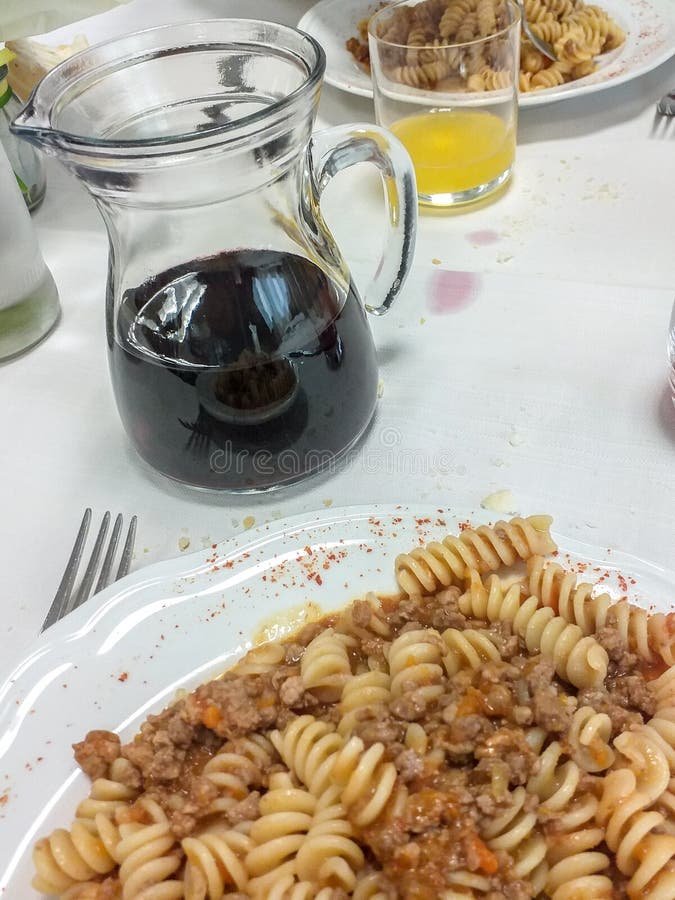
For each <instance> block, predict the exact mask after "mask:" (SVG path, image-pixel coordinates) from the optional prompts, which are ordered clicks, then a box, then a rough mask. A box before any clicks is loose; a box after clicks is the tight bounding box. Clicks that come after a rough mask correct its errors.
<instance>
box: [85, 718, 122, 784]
mask: <svg viewBox="0 0 675 900" xmlns="http://www.w3.org/2000/svg"><path fill="white" fill-rule="evenodd" d="M120 749H121V742H120V739H119V737H118V736H117V735H116V734H115V732H114V731H100V730H97V731H89V732H88V733H87V735H86V737H85V739H84V740H83V741H80V742H79V743H77V744H73V752H74V755H75V761H76V762H77V764H78V765H79V767H80V768H81V769H82V771H83V772H85V773H86V774H87V775H88V776H89V777H90V778H91V779H92V781H93V780H94V779H95V778H105V777H106V776H107V774H108V772H109V769H110V765H111V763H113V762H114V761H115V760H116V759H117V758H118V757H119V755H120Z"/></svg>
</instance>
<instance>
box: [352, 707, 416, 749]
mask: <svg viewBox="0 0 675 900" xmlns="http://www.w3.org/2000/svg"><path fill="white" fill-rule="evenodd" d="M369 712H370V713H371V715H372V718H368V719H361V720H360V721H357V723H356V725H355V727H354V734H356V735H358V737H360V738H361V740H362V741H363V743H364V744H365V745H366V747H370V746H372V744H378V743H381V744H384V745H385V747H386V746H388V745H391V744H393V743H401V742H402V741H403V738H404V737H405V723H404V722H399V721H397V720H396V719H395V718H392V716H390V715H388V714H387V711H386V709H385V708H382V709H378V708H377V707H374V708H372V709H371V710H370V711H369ZM367 713H368V711H366V710H364V714H366V715H367Z"/></svg>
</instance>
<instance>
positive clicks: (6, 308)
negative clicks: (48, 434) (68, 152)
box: [0, 143, 61, 360]
mask: <svg viewBox="0 0 675 900" xmlns="http://www.w3.org/2000/svg"><path fill="white" fill-rule="evenodd" d="M60 312H61V307H60V304H59V295H58V291H57V289H56V285H55V283H54V279H53V278H52V274H51V272H50V271H49V269H48V268H47V265H46V263H45V261H44V259H43V257H42V253H41V251H40V247H39V245H38V242H37V236H36V233H35V227H34V225H33V222H32V220H31V217H30V214H29V212H28V210H27V208H26V204H25V203H24V201H23V198H22V196H21V191H20V189H19V185H18V183H17V180H16V177H15V175H14V171H13V169H12V166H11V165H10V163H9V160H8V158H7V154H6V153H5V151H4V145H3V144H2V143H0V360H6V359H9V358H10V357H12V356H16V355H17V354H19V353H22V352H23V351H24V350H27V349H28V348H29V347H32V346H34V345H35V344H37V342H38V341H40V340H42V338H43V337H45V336H46V335H47V334H48V333H49V332H50V331H51V329H52V328H53V327H54V325H56V323H57V321H58V319H59V315H60Z"/></svg>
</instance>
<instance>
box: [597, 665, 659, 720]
mask: <svg viewBox="0 0 675 900" xmlns="http://www.w3.org/2000/svg"><path fill="white" fill-rule="evenodd" d="M605 685H606V688H607V692H608V694H609V696H610V698H611V701H612V702H614V703H618V704H619V706H623V707H624V708H625V709H631V710H639V711H640V712H641V713H643V715H645V716H646V717H651V716H653V715H654V713H655V712H656V697H655V696H654V693H653V691H651V690H650V688H649V685H648V684H647V682H646V681H645V680H644V678H643V677H642V675H619V676H616V677H610V678H607V681H606V682H605Z"/></svg>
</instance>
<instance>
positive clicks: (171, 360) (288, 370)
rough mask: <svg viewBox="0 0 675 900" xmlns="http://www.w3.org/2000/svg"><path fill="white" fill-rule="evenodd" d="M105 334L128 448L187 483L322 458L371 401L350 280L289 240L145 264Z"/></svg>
mask: <svg viewBox="0 0 675 900" xmlns="http://www.w3.org/2000/svg"><path fill="white" fill-rule="evenodd" d="M109 302H110V301H109ZM108 344H109V347H110V365H111V373H112V380H113V387H114V391H115V397H116V400H117V405H118V408H119V411H120V415H121V417H122V420H123V422H124V425H125V428H126V429H127V431H128V433H129V435H130V436H131V439H132V441H133V442H134V445H135V446H136V449H137V450H138V452H139V453H140V454H141V456H142V457H143V458H144V459H145V460H146V461H147V462H148V463H149V464H150V465H151V466H153V467H154V468H155V469H157V470H159V471H160V472H162V473H163V474H165V475H168V476H169V477H171V478H173V479H175V480H177V481H180V482H183V483H185V484H190V485H195V486H197V487H202V488H210V489H216V490H227V491H247V490H249V491H250V490H264V489H267V488H271V487H275V486H279V485H282V484H290V483H292V482H295V481H298V480H300V479H301V478H303V477H304V476H306V475H309V474H311V473H312V472H316V471H320V470H322V469H326V468H328V467H329V466H330V465H331V463H333V462H334V461H335V459H336V458H337V457H338V456H339V455H340V454H342V453H343V452H344V451H345V450H347V449H348V448H349V447H351V446H352V445H353V444H354V443H355V441H356V440H357V439H358V438H359V436H360V435H361V434H362V433H363V431H364V430H365V428H366V426H367V425H368V422H369V421H370V418H371V416H372V414H373V410H374V408H375V403H376V394H377V359H376V353H375V347H374V345H373V341H372V336H371V333H370V329H369V326H368V323H367V321H366V314H365V311H364V309H363V306H362V304H361V301H360V299H359V297H358V294H357V293H356V291H355V289H354V288H353V286H350V287H349V289H348V290H347V291H346V292H345V291H344V290H342V289H340V288H339V287H338V285H337V284H336V283H335V282H333V281H332V280H331V279H330V278H329V276H328V275H327V274H326V273H325V272H323V270H321V269H320V268H318V266H316V265H314V264H313V263H312V262H310V261H309V260H307V259H304V258H302V257H299V256H295V255H293V254H288V253H280V252H276V251H271V250H242V251H236V252H233V253H225V254H222V255H220V256H214V257H208V258H206V259H199V260H194V261H193V262H191V263H185V264H183V265H181V266H177V267H175V268H173V269H170V270H168V271H166V272H163V273H162V274H160V275H157V276H154V277H153V278H152V279H150V280H149V281H147V282H145V283H144V284H142V285H141V286H140V287H139V288H136V289H135V290H132V291H126V292H125V294H124V295H123V297H122V300H121V303H120V305H119V308H118V309H117V311H116V313H115V315H114V317H113V319H112V322H110V323H109V336H108Z"/></svg>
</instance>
